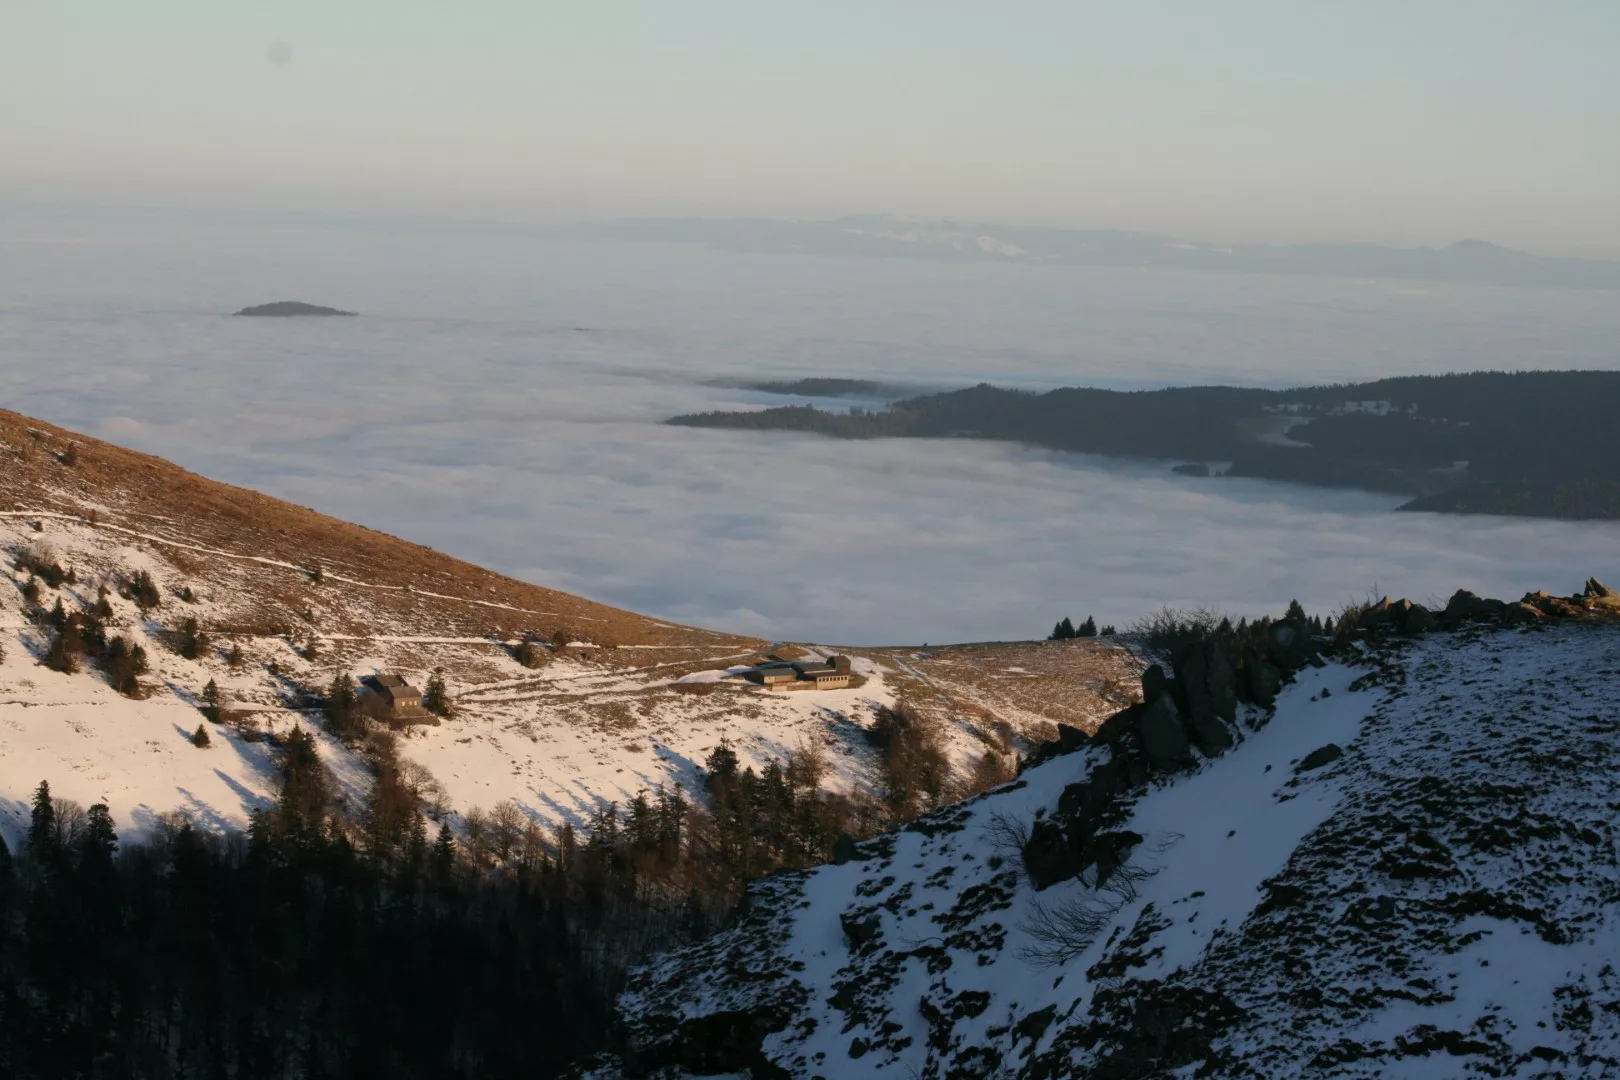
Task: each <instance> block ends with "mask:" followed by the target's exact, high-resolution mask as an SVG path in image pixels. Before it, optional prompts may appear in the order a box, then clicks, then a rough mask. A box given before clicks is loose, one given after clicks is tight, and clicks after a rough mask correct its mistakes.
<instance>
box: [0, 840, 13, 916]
mask: <svg viewBox="0 0 1620 1080" xmlns="http://www.w3.org/2000/svg"><path fill="white" fill-rule="evenodd" d="M11 864H12V859H11V848H9V847H7V846H6V838H5V836H4V835H0V926H4V925H6V920H7V912H9V911H10V910H11V901H12V897H13V896H15V895H16V893H17V872H16V870H15V869H14V868H13V867H12V865H11Z"/></svg>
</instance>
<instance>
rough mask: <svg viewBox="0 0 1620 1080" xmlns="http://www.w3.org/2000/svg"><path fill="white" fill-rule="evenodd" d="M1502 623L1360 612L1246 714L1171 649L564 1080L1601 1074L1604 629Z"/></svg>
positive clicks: (1609, 805) (638, 1012)
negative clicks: (994, 784) (1209, 725)
mask: <svg viewBox="0 0 1620 1080" xmlns="http://www.w3.org/2000/svg"><path fill="white" fill-rule="evenodd" d="M1529 599H1530V600H1531V601H1532V603H1529V604H1526V605H1516V606H1514V607H1504V606H1503V605H1499V604H1497V605H1492V604H1491V603H1490V602H1486V601H1479V600H1477V598H1471V597H1468V596H1466V595H1463V594H1460V595H1459V597H1458V598H1457V599H1456V600H1455V601H1454V602H1453V605H1452V606H1451V608H1450V609H1448V612H1447V613H1441V614H1439V615H1437V616H1435V615H1430V614H1429V613H1427V612H1423V611H1422V609H1418V608H1410V607H1408V606H1405V605H1389V604H1387V603H1386V604H1384V605H1380V606H1378V607H1376V608H1374V609H1372V611H1371V612H1370V613H1365V614H1364V615H1363V618H1364V619H1365V625H1367V626H1369V627H1372V628H1373V629H1372V630H1371V631H1370V633H1365V634H1362V635H1359V640H1355V641H1351V642H1349V643H1341V644H1340V645H1339V646H1337V647H1336V648H1335V649H1334V650H1333V652H1332V656H1331V658H1328V659H1322V658H1316V659H1314V660H1313V659H1310V658H1309V657H1308V653H1309V651H1310V650H1309V647H1308V646H1307V648H1306V649H1305V650H1304V653H1302V654H1301V656H1300V658H1299V663H1300V670H1299V671H1298V673H1297V675H1296V676H1294V677H1293V678H1292V680H1291V681H1290V682H1289V684H1288V685H1286V686H1285V687H1283V688H1282V690H1281V691H1280V693H1279V694H1278V695H1277V696H1276V697H1275V700H1274V702H1272V703H1271V704H1270V705H1269V706H1267V705H1262V704H1260V703H1259V702H1258V701H1251V702H1250V703H1246V704H1241V705H1240V704H1238V703H1237V702H1236V701H1234V700H1232V698H1231V697H1227V696H1226V692H1227V691H1228V690H1229V689H1233V688H1236V689H1237V690H1239V691H1243V690H1245V685H1244V684H1245V680H1246V679H1250V678H1251V677H1252V675H1253V674H1254V673H1255V672H1256V671H1261V669H1260V668H1259V667H1258V666H1257V665H1253V664H1248V663H1245V664H1243V665H1242V666H1243V667H1244V668H1247V672H1248V673H1247V674H1246V673H1245V672H1244V671H1242V670H1240V671H1239V672H1238V677H1237V678H1236V680H1234V679H1233V678H1232V677H1231V674H1232V673H1231V671H1230V665H1227V664H1226V661H1225V660H1224V658H1220V659H1216V660H1215V661H1214V662H1213V663H1211V662H1210V661H1211V657H1210V655H1209V653H1208V650H1207V649H1206V650H1205V651H1204V652H1203V654H1202V655H1201V656H1200V655H1198V653H1199V651H1198V650H1196V649H1192V650H1186V651H1184V652H1183V654H1182V656H1181V657H1180V659H1181V661H1182V663H1181V664H1180V665H1178V668H1179V670H1178V671H1176V672H1173V674H1177V675H1179V676H1180V679H1179V680H1177V681H1175V682H1171V681H1167V680H1165V679H1163V678H1161V677H1160V676H1161V675H1162V673H1159V672H1150V676H1149V678H1148V680H1147V683H1148V685H1147V687H1146V690H1147V696H1148V699H1149V702H1150V704H1149V705H1147V706H1137V707H1133V708H1132V709H1129V710H1127V711H1126V712H1125V713H1122V714H1121V715H1120V717H1118V718H1117V721H1110V722H1108V723H1106V724H1104V725H1103V727H1102V729H1101V730H1100V731H1099V733H1098V737H1097V738H1094V739H1091V740H1072V739H1071V740H1070V743H1071V746H1075V747H1076V748H1075V749H1074V750H1073V752H1070V753H1065V754H1058V755H1055V756H1052V757H1050V758H1049V759H1048V760H1046V761H1044V762H1043V763H1041V764H1038V765H1035V766H1034V767H1031V768H1029V769H1027V770H1026V771H1025V772H1024V773H1023V775H1022V776H1021V777H1020V778H1019V779H1018V780H1017V781H1016V782H1014V783H1011V784H1008V785H1006V786H1004V787H1002V788H999V789H997V790H995V791H993V792H990V793H987V794H985V795H982V796H980V797H978V798H976V799H974V800H971V801H969V802H967V803H964V804H962V805H959V806H956V807H953V808H950V809H948V810H946V811H943V812H941V813H938V814H935V815H933V816H932V817H929V818H925V819H922V820H920V821H918V822H916V823H914V824H913V825H912V826H910V827H908V828H907V829H905V830H903V831H901V832H899V833H897V834H893V835H889V836H885V837H880V838H877V839H876V840H873V841H869V842H867V843H865V844H863V845H861V846H860V847H859V848H858V850H856V851H855V852H853V853H852V855H853V857H852V858H850V859H849V860H848V861H847V862H845V863H844V864H842V865H833V866H827V867H822V868H819V869H816V870H813V871H808V872H794V873H784V874H780V875H777V876H776V877H774V878H770V879H767V880H764V881H761V882H758V883H756V884H755V886H754V887H753V889H752V891H751V894H750V898H749V900H750V902H749V905H748V907H747V909H746V912H745V913H744V914H743V915H742V916H741V917H740V919H739V920H738V922H737V923H736V924H735V925H734V926H733V927H732V928H731V929H729V930H727V931H725V932H723V933H722V934H720V935H719V936H717V937H714V938H712V939H711V940H709V941H706V942H704V943H702V944H700V945H697V946H695V947H692V948H689V949H686V950H683V951H677V952H675V953H672V954H669V955H666V956H664V957H661V958H659V959H658V960H656V961H655V962H653V963H652V964H650V965H649V966H648V967H646V968H645V969H644V970H643V971H642V972H641V973H640V974H639V975H638V976H637V977H636V979H635V980H634V982H633V985H632V989H631V990H630V991H629V992H628V993H627V994H626V995H625V997H624V998H623V999H622V1001H621V1013H622V1016H623V1019H624V1021H625V1024H626V1028H627V1031H628V1034H629V1041H628V1047H627V1051H626V1054H625V1055H624V1057H623V1058H622V1059H620V1060H616V1061H614V1062H611V1063H603V1064H601V1065H600V1066H599V1067H598V1068H597V1069H596V1070H595V1072H594V1074H593V1075H596V1076H599V1077H608V1076H617V1075H630V1076H641V1075H648V1074H649V1073H653V1074H658V1075H671V1076H675V1075H710V1074H722V1073H728V1072H734V1073H735V1074H737V1075H749V1074H751V1075H753V1076H756V1077H763V1076H792V1077H828V1078H831V1077H861V1076H895V1077H934V1078H939V1077H950V1078H968V1077H986V1078H988V1077H1029V1078H1063V1077H1087V1076H1097V1077H1162V1076H1185V1077H1193V1076H1213V1077H1266V1078H1272V1077H1294V1076H1302V1077H1307V1076H1308V1077H1327V1076H1355V1077H1379V1076H1401V1077H1456V1076H1576V1075H1580V1076H1617V1075H1620V974H1617V973H1616V970H1615V967H1614V966H1613V963H1614V957H1615V955H1616V948H1617V946H1620V914H1617V912H1616V908H1615V904H1616V898H1617V897H1620V870H1617V869H1616V839H1617V836H1616V826H1615V813H1616V809H1617V807H1620V779H1617V778H1616V776H1617V774H1616V771H1615V766H1616V764H1617V750H1616V745H1617V739H1620V704H1617V702H1620V698H1617V697H1616V693H1615V691H1616V687H1617V686H1620V625H1616V624H1615V623H1614V621H1613V616H1614V613H1615V608H1616V600H1615V598H1614V597H1613V596H1612V595H1605V594H1604V591H1603V590H1602V589H1601V587H1600V586H1597V585H1596V583H1593V585H1592V586H1590V587H1589V589H1588V591H1587V594H1586V595H1585V596H1583V597H1576V598H1574V599H1571V600H1567V601H1560V600H1556V599H1553V598H1547V597H1539V596H1538V597H1532V598H1529ZM1435 619H1438V620H1439V621H1440V622H1442V623H1445V624H1448V625H1449V626H1451V627H1452V629H1449V630H1447V631H1445V632H1430V633H1426V634H1424V633H1420V631H1422V630H1423V629H1424V628H1425V627H1427V626H1428V625H1429V623H1430V622H1431V621H1432V620H1435ZM1504 622H1506V623H1508V625H1504ZM1403 629H1404V630H1406V631H1408V633H1406V634H1401V633H1398V632H1396V631H1399V630H1403ZM1351 637H1358V635H1351ZM1246 659H1251V658H1246ZM1261 673H1262V674H1264V672H1263V671H1261ZM1265 681H1266V680H1265V679H1253V680H1252V681H1251V682H1250V684H1249V685H1250V687H1253V686H1259V685H1260V684H1262V683H1264V682H1265ZM1260 688H1261V689H1262V691H1264V690H1265V689H1267V688H1266V687H1264V686H1261V687H1260ZM1206 691H1207V692H1208V693H1206ZM1244 696H1247V697H1250V698H1251V699H1253V698H1254V697H1255V695H1254V694H1252V693H1244ZM1268 696H1269V695H1268V694H1266V693H1264V692H1262V694H1261V695H1260V697H1261V698H1262V699H1263V698H1265V697H1268ZM1223 697H1225V698H1226V700H1225V701H1223V700H1222V698H1223ZM1158 702H1164V703H1165V704H1164V705H1159V704H1158ZM1222 714H1225V715H1224V716H1223V715H1222ZM1165 717H1169V718H1170V719H1171V720H1173V721H1176V722H1177V723H1178V724H1179V727H1177V726H1176V725H1169V726H1166V725H1163V724H1161V723H1160V721H1161V720H1163V719H1164V718H1165ZM1211 717H1213V718H1214V720H1215V722H1216V723H1217V724H1218V725H1219V726H1220V728H1221V733H1217V732H1215V731H1214V730H1213V729H1210V730H1206V731H1205V732H1203V733H1202V737H1201V734H1200V731H1199V724H1200V723H1201V722H1203V721H1208V720H1209V719H1210V718H1211ZM1156 718H1157V719H1156ZM1178 730H1179V732H1180V736H1179V739H1180V741H1179V742H1178V741H1177V731H1178ZM1228 741H1229V742H1230V743H1231V744H1232V745H1231V746H1230V748H1224V747H1223V745H1222V744H1223V743H1225V742H1228ZM1200 742H1202V743H1203V744H1204V745H1203V748H1202V749H1199V748H1198V747H1199V743H1200ZM1189 746H1190V748H1189Z"/></svg>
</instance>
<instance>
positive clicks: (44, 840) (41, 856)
mask: <svg viewBox="0 0 1620 1080" xmlns="http://www.w3.org/2000/svg"><path fill="white" fill-rule="evenodd" d="M56 843H57V839H56V805H55V804H54V803H53V802H52V801H51V785H50V784H49V783H48V782H47V781H44V780H41V781H40V782H39V787H37V788H35V789H34V805H33V811H32V813H31V814H30V815H29V820H28V855H29V857H30V858H32V859H33V860H34V861H35V862H38V863H42V864H43V863H48V862H50V861H51V856H52V855H54V854H55V853H56Z"/></svg>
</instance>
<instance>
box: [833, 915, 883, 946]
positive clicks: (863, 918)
mask: <svg viewBox="0 0 1620 1080" xmlns="http://www.w3.org/2000/svg"><path fill="white" fill-rule="evenodd" d="M838 924H839V925H840V926H842V927H843V928H844V936H845V937H846V938H848V939H849V947H850V948H851V949H858V948H860V947H861V946H862V945H865V944H866V943H867V942H868V941H871V940H872V939H873V938H875V937H877V936H878V930H879V929H881V927H882V925H883V924H882V923H881V922H879V921H878V917H877V915H876V914H871V915H852V914H850V913H849V912H847V911H846V912H844V913H843V914H841V915H839V916H838Z"/></svg>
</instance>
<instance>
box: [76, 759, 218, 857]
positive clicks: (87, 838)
mask: <svg viewBox="0 0 1620 1080" xmlns="http://www.w3.org/2000/svg"><path fill="white" fill-rule="evenodd" d="M198 730H199V731H201V730H202V729H201V728H198ZM116 850H118V831H117V830H116V829H115V828H114V827H113V819H112V811H111V810H109V809H108V808H107V804H106V803H96V804H95V805H94V806H92V807H91V808H90V810H89V811H88V813H86V815H85V823H84V832H82V833H81V834H80V835H79V869H80V870H81V871H83V872H84V873H86V874H87V875H95V874H99V875H102V876H103V878H105V877H110V876H111V874H112V860H113V852H114V851H116Z"/></svg>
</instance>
